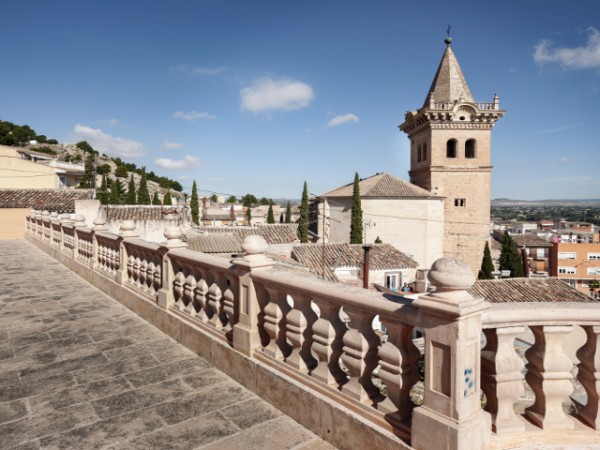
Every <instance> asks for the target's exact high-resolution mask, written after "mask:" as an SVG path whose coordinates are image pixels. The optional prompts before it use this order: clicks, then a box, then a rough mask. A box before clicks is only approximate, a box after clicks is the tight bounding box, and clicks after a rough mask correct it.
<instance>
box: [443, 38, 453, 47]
mask: <svg viewBox="0 0 600 450" xmlns="http://www.w3.org/2000/svg"><path fill="white" fill-rule="evenodd" d="M444 43H445V44H446V45H450V44H452V38H451V37H450V36H448V37H447V38H446V39H444Z"/></svg>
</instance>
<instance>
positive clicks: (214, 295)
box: [206, 273, 227, 330]
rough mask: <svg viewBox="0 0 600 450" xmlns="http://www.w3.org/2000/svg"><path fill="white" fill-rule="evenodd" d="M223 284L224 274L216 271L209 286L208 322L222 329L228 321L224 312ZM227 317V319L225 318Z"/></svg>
mask: <svg viewBox="0 0 600 450" xmlns="http://www.w3.org/2000/svg"><path fill="white" fill-rule="evenodd" d="M222 284H223V274H221V273H216V274H215V277H214V280H213V283H212V284H211V285H210V287H209V288H208V295H207V298H208V301H207V302H206V306H207V308H206V309H207V316H208V321H207V324H208V325H210V326H212V327H214V328H216V329H218V330H221V329H222V328H223V326H224V324H225V322H226V319H227V317H226V316H225V313H224V312H223V290H222V289H221V286H222ZM223 318H225V320H223Z"/></svg>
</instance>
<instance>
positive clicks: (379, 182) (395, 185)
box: [323, 172, 440, 198]
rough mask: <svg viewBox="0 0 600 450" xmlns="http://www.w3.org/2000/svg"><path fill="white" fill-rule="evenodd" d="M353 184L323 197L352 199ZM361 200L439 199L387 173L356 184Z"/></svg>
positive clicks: (364, 179)
mask: <svg viewBox="0 0 600 450" xmlns="http://www.w3.org/2000/svg"><path fill="white" fill-rule="evenodd" d="M353 185H354V183H350V184H347V185H345V186H342V187H340V188H337V189H334V190H333V191H330V192H328V193H326V194H323V197H352V191H353ZM358 186H359V190H360V197H361V198H440V197H435V196H433V195H432V194H431V192H429V191H427V190H425V189H422V188H420V187H419V186H415V185H414V184H411V183H409V182H408V181H404V180H401V179H400V178H397V177H394V176H392V175H390V174H389V173H385V172H383V173H378V174H376V175H373V176H370V177H368V178H363V179H362V180H360V181H359V183H358Z"/></svg>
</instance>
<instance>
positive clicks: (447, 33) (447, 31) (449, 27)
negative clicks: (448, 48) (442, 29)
mask: <svg viewBox="0 0 600 450" xmlns="http://www.w3.org/2000/svg"><path fill="white" fill-rule="evenodd" d="M451 29H452V26H451V25H448V30H446V35H448V37H450V30H451Z"/></svg>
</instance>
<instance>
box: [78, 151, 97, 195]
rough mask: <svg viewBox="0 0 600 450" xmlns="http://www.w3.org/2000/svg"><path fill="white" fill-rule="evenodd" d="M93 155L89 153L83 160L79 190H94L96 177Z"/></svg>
mask: <svg viewBox="0 0 600 450" xmlns="http://www.w3.org/2000/svg"><path fill="white" fill-rule="evenodd" d="M94 162H95V158H94V154H93V153H90V154H88V155H87V157H86V158H85V165H84V172H83V177H81V180H80V181H79V186H78V187H79V188H81V189H96V175H95V173H94Z"/></svg>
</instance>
